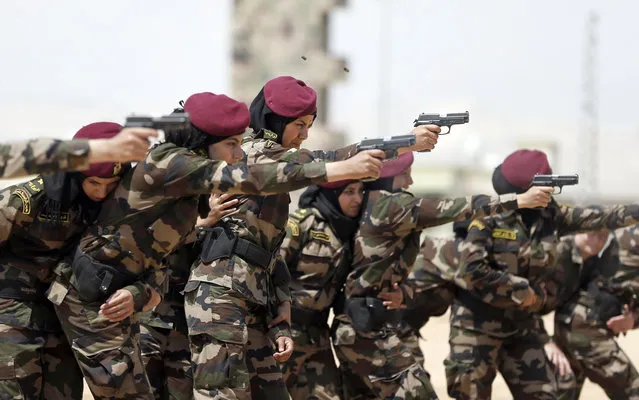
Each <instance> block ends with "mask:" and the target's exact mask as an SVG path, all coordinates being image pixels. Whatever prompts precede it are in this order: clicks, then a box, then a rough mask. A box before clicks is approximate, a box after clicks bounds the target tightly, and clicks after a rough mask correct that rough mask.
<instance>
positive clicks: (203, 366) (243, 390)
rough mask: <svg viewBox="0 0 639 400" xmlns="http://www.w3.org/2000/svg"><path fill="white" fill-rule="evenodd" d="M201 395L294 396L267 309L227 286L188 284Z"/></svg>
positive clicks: (189, 319) (195, 385)
mask: <svg viewBox="0 0 639 400" xmlns="http://www.w3.org/2000/svg"><path fill="white" fill-rule="evenodd" d="M184 308H185V312H186V315H187V325H188V328H189V341H190V345H191V361H192V365H193V394H194V397H195V399H267V398H268V399H269V400H279V399H282V400H284V399H288V398H289V395H288V392H287V390H286V385H285V384H284V380H283V378H282V373H281V371H280V367H279V366H278V364H277V362H276V361H275V359H274V358H273V341H272V338H269V337H267V336H266V334H265V332H266V325H265V324H266V317H265V314H266V309H265V307H264V306H261V305H256V304H254V303H251V302H250V301H249V300H248V299H247V298H246V297H244V296H242V295H240V294H239V293H237V292H236V291H234V290H232V289H230V288H226V287H223V286H219V285H215V284H211V283H206V282H198V281H191V282H189V283H188V284H187V286H186V289H185V306H184Z"/></svg>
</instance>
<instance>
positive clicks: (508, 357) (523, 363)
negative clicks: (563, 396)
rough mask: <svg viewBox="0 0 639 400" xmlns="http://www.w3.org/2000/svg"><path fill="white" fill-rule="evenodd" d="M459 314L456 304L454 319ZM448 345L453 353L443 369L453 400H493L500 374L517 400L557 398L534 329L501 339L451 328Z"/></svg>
mask: <svg viewBox="0 0 639 400" xmlns="http://www.w3.org/2000/svg"><path fill="white" fill-rule="evenodd" d="M459 311H460V306H459V305H458V304H454V305H453V308H452V314H451V318H452V317H453V316H455V317H457V316H458V313H459ZM492 322H494V321H487V324H489V323H492ZM449 341H450V347H451V353H450V356H449V357H448V358H447V359H446V360H445V361H444V365H445V366H446V380H447V382H448V395H449V396H451V397H452V398H455V399H464V400H470V399H490V398H491V395H492V383H493V380H494V379H495V376H496V374H497V370H499V372H501V374H502V376H503V377H504V380H505V381H506V383H507V384H508V388H509V389H510V392H511V394H512V396H513V398H514V399H517V400H519V399H556V398H557V397H556V391H557V387H556V381H555V379H554V375H553V371H552V369H551V367H550V365H549V363H548V362H547V361H546V354H545V353H544V350H543V342H542V341H541V339H540V337H539V335H538V333H537V332H536V331H535V330H534V329H521V330H519V331H517V333H515V334H513V335H511V336H508V337H506V338H502V337H495V336H491V335H486V334H484V333H483V332H476V331H471V330H468V329H460V328H457V327H455V326H452V327H451V330H450V340H449Z"/></svg>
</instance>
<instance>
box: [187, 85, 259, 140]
mask: <svg viewBox="0 0 639 400" xmlns="http://www.w3.org/2000/svg"><path fill="white" fill-rule="evenodd" d="M184 111H186V112H187V113H189V115H190V116H191V123H192V124H193V125H194V126H195V127H196V128H198V129H199V130H201V131H202V132H204V133H206V134H209V135H211V136H233V135H237V134H240V133H243V132H244V130H245V129H246V128H247V127H248V124H249V119H250V115H249V110H248V107H247V106H246V104H244V103H242V102H241V101H237V100H234V99H232V98H230V97H228V96H226V95H223V94H213V93H211V92H202V93H196V94H194V95H191V96H190V97H189V98H188V99H186V102H185V103H184Z"/></svg>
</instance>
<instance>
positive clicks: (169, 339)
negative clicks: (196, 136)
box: [140, 137, 244, 400]
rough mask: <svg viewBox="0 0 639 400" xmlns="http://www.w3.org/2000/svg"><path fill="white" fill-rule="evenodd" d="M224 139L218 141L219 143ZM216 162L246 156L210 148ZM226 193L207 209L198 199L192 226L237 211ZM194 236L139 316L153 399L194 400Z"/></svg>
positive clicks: (234, 149)
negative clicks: (189, 319)
mask: <svg viewBox="0 0 639 400" xmlns="http://www.w3.org/2000/svg"><path fill="white" fill-rule="evenodd" d="M223 139H224V137H220V140H223ZM213 150H214V151H215V154H214V157H213V158H214V159H216V160H222V161H226V162H227V163H228V164H229V165H233V164H235V163H237V162H238V161H240V160H241V159H242V157H243V156H244V153H243V152H242V151H241V147H240V146H229V145H222V146H217V147H214V149H213ZM229 197H230V195H229V194H226V193H225V194H222V195H218V194H211V196H210V198H209V207H208V208H209V209H210V210H209V211H208V215H206V216H205V217H204V218H202V217H201V216H202V215H203V214H205V213H206V209H207V207H206V206H205V202H204V201H203V200H202V199H201V200H200V204H199V205H198V206H199V207H200V215H201V216H200V217H198V219H197V223H196V227H211V226H214V225H215V224H217V223H218V222H219V221H220V220H221V219H222V217H224V216H226V215H229V214H230V213H233V212H235V210H236V209H235V208H234V207H233V206H234V205H235V204H237V200H235V199H233V200H229ZM197 236H198V235H197V234H196V232H193V234H192V235H190V236H189V238H188V239H186V240H185V243H184V245H183V246H182V247H180V248H179V249H177V250H176V251H175V252H174V253H173V254H171V255H169V256H168V257H167V258H166V264H167V265H168V268H169V275H168V278H167V279H168V289H167V291H166V293H165V294H164V296H163V298H162V302H161V303H160V304H158V306H157V307H156V308H155V309H153V310H152V311H146V312H143V313H141V314H140V350H141V353H142V361H143V362H144V369H145V371H146V375H147V377H148V378H149V383H150V384H151V388H152V390H153V395H154V396H155V399H156V400H163V399H175V400H190V399H193V369H192V366H191V350H190V348H189V336H188V329H187V326H186V314H185V313H184V295H183V294H182V291H183V290H184V287H185V285H186V282H187V281H188V280H189V273H190V272H191V265H193V263H194V262H195V261H197V259H198V257H199V256H200V253H201V252H202V246H201V241H200V240H198V238H197Z"/></svg>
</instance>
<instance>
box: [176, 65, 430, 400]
mask: <svg viewBox="0 0 639 400" xmlns="http://www.w3.org/2000/svg"><path fill="white" fill-rule="evenodd" d="M316 110H317V108H316V94H315V91H314V90H313V89H311V88H310V87H308V86H306V84H305V83H304V82H302V81H299V80H297V79H295V78H293V77H290V76H288V77H278V78H275V79H272V80H270V81H269V82H267V83H266V85H265V86H264V88H263V89H262V90H261V91H260V93H259V94H258V95H257V97H256V98H255V99H254V100H253V102H252V103H251V127H252V128H253V132H252V133H251V134H250V135H248V136H247V137H246V138H245V141H244V143H243V148H244V151H245V152H246V154H247V162H248V165H249V166H250V165H260V164H262V163H271V162H273V160H282V161H289V162H294V163H300V164H302V165H304V166H307V167H313V166H315V165H318V164H321V163H322V161H323V160H331V161H335V160H345V161H336V162H332V163H329V164H327V167H329V166H333V167H335V168H336V171H339V173H338V174H337V173H336V178H337V179H335V180H342V179H360V178H365V177H368V176H371V175H372V176H377V173H378V171H379V167H381V161H380V160H379V159H376V158H374V157H373V156H375V157H379V158H382V157H383V155H382V154H381V152H378V151H371V152H361V153H359V154H355V153H356V146H355V145H351V146H348V147H345V148H343V149H339V150H336V151H326V152H323V151H315V152H311V151H308V150H305V149H300V146H301V144H302V142H303V141H304V140H305V139H306V138H307V137H308V130H309V129H310V127H311V126H312V124H313V121H314V119H315V114H316ZM416 132H418V133H419V134H418V135H416V136H417V137H416V139H417V142H418V143H419V146H416V149H417V150H421V149H429V148H432V147H433V145H434V143H435V142H436V139H437V138H436V136H435V135H434V134H433V133H429V131H428V130H427V129H426V127H420V128H416ZM349 157H351V158H349ZM373 166H374V168H372V169H371V167H373ZM337 175H339V177H337ZM289 203H290V198H289V196H288V194H281V195H277V196H267V197H264V196H244V197H241V198H240V199H239V203H238V213H237V214H234V215H233V216H230V217H228V218H225V219H224V221H223V222H224V223H223V224H222V225H223V227H218V228H216V231H214V232H211V233H210V237H209V241H208V243H207V242H206V241H205V242H204V248H203V252H202V257H201V258H202V260H201V262H200V263H199V264H198V265H195V266H194V268H193V270H192V272H191V277H190V280H189V282H188V283H187V286H186V290H185V308H186V314H187V323H188V325H189V336H190V340H191V352H192V356H193V365H194V368H195V371H194V387H195V397H196V398H221V397H224V398H241V399H248V398H251V397H252V398H253V399H265V398H267V397H268V398H271V399H273V400H274V399H288V398H289V396H288V393H287V390H286V386H285V384H284V381H283V379H282V374H281V371H280V369H279V367H278V365H277V364H276V362H275V361H276V360H277V361H279V362H284V361H286V360H287V359H288V357H290V355H291V353H292V351H293V342H292V340H291V338H290V331H289V323H290V293H289V290H288V281H289V277H288V276H287V275H288V270H287V268H286V266H285V265H284V263H283V262H282V261H281V260H280V259H278V254H279V248H280V244H281V241H282V239H283V237H284V234H285V232H284V228H285V224H286V221H287V219H288V206H289ZM268 303H270V304H271V305H272V309H273V310H272V311H271V312H270V313H268V312H267V305H268ZM211 311H213V314H212V313H211ZM266 314H269V315H270V317H274V318H275V319H273V320H272V321H270V323H269V324H268V326H267V325H266V324H267V321H266V319H265V316H266ZM275 314H277V316H275ZM267 334H268V336H267ZM273 342H275V343H276V346H277V352H276V353H273Z"/></svg>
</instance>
